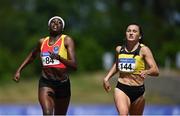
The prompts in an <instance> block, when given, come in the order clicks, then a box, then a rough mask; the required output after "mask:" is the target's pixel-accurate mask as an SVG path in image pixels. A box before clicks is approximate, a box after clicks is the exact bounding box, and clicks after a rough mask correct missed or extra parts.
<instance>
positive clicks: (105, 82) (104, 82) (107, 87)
mask: <svg viewBox="0 0 180 116" xmlns="http://www.w3.org/2000/svg"><path fill="white" fill-rule="evenodd" d="M103 86H104V89H105V90H106V92H109V91H110V90H111V85H110V83H109V81H108V80H105V79H104V80H103Z"/></svg>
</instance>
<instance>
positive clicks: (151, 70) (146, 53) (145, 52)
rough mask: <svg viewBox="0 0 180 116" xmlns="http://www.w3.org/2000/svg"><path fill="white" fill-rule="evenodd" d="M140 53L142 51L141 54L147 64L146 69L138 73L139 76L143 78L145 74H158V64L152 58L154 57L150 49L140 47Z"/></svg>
mask: <svg viewBox="0 0 180 116" xmlns="http://www.w3.org/2000/svg"><path fill="white" fill-rule="evenodd" d="M141 53H142V56H143V57H144V59H145V61H146V63H147V65H148V69H146V70H144V71H142V72H141V74H140V75H141V77H143V78H145V77H146V75H150V76H158V75H159V69H158V66H157V64H156V62H155V60H154V57H153V54H152V52H151V50H150V49H149V48H148V47H147V46H144V47H142V49H141Z"/></svg>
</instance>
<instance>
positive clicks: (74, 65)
mask: <svg viewBox="0 0 180 116" xmlns="http://www.w3.org/2000/svg"><path fill="white" fill-rule="evenodd" d="M71 68H72V69H73V70H74V71H77V64H76V63H74V64H73V65H72V66H71Z"/></svg>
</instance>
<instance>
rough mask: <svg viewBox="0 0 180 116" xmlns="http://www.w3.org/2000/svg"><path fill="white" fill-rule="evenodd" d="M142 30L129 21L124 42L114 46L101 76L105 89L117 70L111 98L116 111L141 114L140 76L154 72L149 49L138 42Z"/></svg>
mask: <svg viewBox="0 0 180 116" xmlns="http://www.w3.org/2000/svg"><path fill="white" fill-rule="evenodd" d="M142 39H143V34H142V30H141V27H140V26H139V25H138V24H130V25H129V26H128V27H127V29H126V43H125V45H122V46H117V47H116V62H115V63H114V65H113V66H112V68H111V69H110V70H109V72H108V74H107V75H106V77H105V78H104V81H103V85H104V89H105V90H106V91H107V92H109V91H110V90H111V86H110V83H109V79H110V78H111V77H112V76H113V75H114V74H116V73H117V72H119V78H118V83H117V86H116V88H115V91H114V101H115V104H116V107H117V110H118V112H119V115H128V114H130V115H142V114H143V110H144V105H145V99H144V96H143V95H144V91H145V87H144V80H145V78H146V77H147V76H148V75H149V76H158V75H159V69H158V67H157V65H156V62H155V60H154V57H153V55H152V52H151V50H150V49H149V48H148V47H147V46H146V45H144V44H142Z"/></svg>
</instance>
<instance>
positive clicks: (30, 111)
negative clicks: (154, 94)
mask: <svg viewBox="0 0 180 116" xmlns="http://www.w3.org/2000/svg"><path fill="white" fill-rule="evenodd" d="M117 114H118V113H117V110H116V108H115V106H114V105H113V104H110V105H88V104H87V105H70V107H69V109H68V115H117ZM0 115H18V116H20V115H42V111H41V107H40V105H0ZM144 115H180V105H170V106H169V105H147V106H145V110H144Z"/></svg>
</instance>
